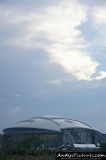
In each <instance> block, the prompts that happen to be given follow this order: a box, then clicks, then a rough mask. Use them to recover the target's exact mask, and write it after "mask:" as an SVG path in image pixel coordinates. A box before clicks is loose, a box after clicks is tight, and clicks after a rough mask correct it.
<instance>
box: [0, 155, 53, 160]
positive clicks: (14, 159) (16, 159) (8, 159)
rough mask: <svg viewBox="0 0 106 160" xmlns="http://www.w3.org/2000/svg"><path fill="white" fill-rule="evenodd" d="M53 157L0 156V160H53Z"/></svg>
mask: <svg viewBox="0 0 106 160" xmlns="http://www.w3.org/2000/svg"><path fill="white" fill-rule="evenodd" d="M55 159H56V158H55V156H43V155H39V156H20V155H0V160H55Z"/></svg>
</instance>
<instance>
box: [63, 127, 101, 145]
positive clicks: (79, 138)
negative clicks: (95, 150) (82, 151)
mask: <svg viewBox="0 0 106 160" xmlns="http://www.w3.org/2000/svg"><path fill="white" fill-rule="evenodd" d="M62 134H63V144H66V145H67V144H69V145H72V144H97V143H101V142H102V141H103V136H102V134H101V133H99V132H98V131H95V130H89V129H82V128H73V129H63V130H62Z"/></svg>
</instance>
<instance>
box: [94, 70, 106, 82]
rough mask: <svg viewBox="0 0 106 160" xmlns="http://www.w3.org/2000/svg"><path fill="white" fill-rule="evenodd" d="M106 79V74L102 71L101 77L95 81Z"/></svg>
mask: <svg viewBox="0 0 106 160" xmlns="http://www.w3.org/2000/svg"><path fill="white" fill-rule="evenodd" d="M104 78H106V72H104V71H101V72H100V76H97V77H96V78H95V79H96V80H102V79H104Z"/></svg>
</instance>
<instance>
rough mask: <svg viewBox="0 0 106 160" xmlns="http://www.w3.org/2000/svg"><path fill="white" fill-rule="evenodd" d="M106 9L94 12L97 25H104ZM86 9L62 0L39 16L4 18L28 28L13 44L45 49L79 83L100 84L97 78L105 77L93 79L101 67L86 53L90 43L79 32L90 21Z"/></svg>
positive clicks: (38, 14) (34, 13)
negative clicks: (83, 81)
mask: <svg viewBox="0 0 106 160" xmlns="http://www.w3.org/2000/svg"><path fill="white" fill-rule="evenodd" d="M104 8H105V7H104ZM104 8H103V10H101V9H100V8H97V10H98V12H96V8H95V9H94V10H93V18H95V23H103V22H104V21H105V16H104V12H105V9H104ZM87 9H88V8H87V7H86V6H85V5H83V4H82V3H79V1H77V0H71V1H70V0H67V1H65V0H62V1H61V2H60V3H58V4H57V5H55V6H49V7H48V8H44V9H42V10H40V12H34V11H31V12H28V13H26V14H23V15H22V14H21V13H19V11H14V14H11V13H10V12H8V14H5V16H6V17H9V19H11V20H10V23H11V24H14V25H17V24H24V23H25V24H26V25H25V26H24V29H23V34H22V35H21V36H17V37H16V38H15V39H14V40H13V43H17V44H20V45H24V46H26V47H35V48H36V47H40V48H43V49H45V50H46V51H47V52H48V54H49V55H50V57H51V60H52V61H53V62H55V63H57V64H59V65H60V66H61V67H62V68H63V69H64V70H65V71H66V72H67V73H69V74H70V75H72V76H73V77H75V78H76V79H77V80H87V81H89V80H92V79H93V80H94V79H95V80H98V77H101V78H99V79H103V78H105V76H103V74H102V76H101V75H100V76H97V77H95V78H92V77H93V75H94V74H95V73H97V67H98V66H99V65H100V63H98V62H97V61H96V60H94V59H93V58H92V57H91V55H92V54H91V53H90V54H89V53H88V52H87V47H88V44H89V42H87V41H86V39H85V37H84V35H83V33H82V32H81V30H80V29H79V27H80V26H81V25H83V23H86V22H87V20H88V14H89V13H88V10H87ZM9 41H11V40H9ZM101 73H102V71H101Z"/></svg>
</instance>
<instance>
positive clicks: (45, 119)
mask: <svg viewBox="0 0 106 160" xmlns="http://www.w3.org/2000/svg"><path fill="white" fill-rule="evenodd" d="M12 128H37V129H45V130H52V131H59V132H60V131H61V129H66V128H85V129H91V130H92V129H93V130H96V129H94V128H93V127H91V126H89V125H87V124H85V123H82V122H80V121H77V120H72V119H69V118H64V117H56V116H53V117H52V116H40V117H32V118H30V119H28V120H24V121H21V122H18V123H16V125H15V126H13V127H11V129H12ZM6 129H9V128H6ZM4 130H5V129H4Z"/></svg>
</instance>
